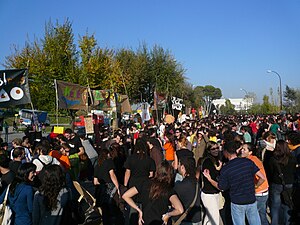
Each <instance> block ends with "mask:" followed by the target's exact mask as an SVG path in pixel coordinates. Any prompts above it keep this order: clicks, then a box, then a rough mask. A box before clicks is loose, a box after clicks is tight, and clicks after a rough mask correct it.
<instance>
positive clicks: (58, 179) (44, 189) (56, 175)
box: [39, 165, 66, 211]
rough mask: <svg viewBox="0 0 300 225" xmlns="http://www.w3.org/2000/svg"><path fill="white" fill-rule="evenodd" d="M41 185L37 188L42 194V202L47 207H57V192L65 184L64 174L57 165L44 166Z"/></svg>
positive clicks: (51, 208) (50, 208)
mask: <svg viewBox="0 0 300 225" xmlns="http://www.w3.org/2000/svg"><path fill="white" fill-rule="evenodd" d="M41 182H42V185H41V186H40V188H39V191H40V193H42V195H43V196H44V204H45V206H46V207H47V209H49V210H51V211H53V210H56V209H57V205H58V204H57V203H58V201H59V200H58V199H57V197H58V194H59V192H60V191H61V189H62V188H63V187H65V185H66V176H65V174H64V173H63V171H62V168H61V167H60V166H59V165H50V166H48V167H45V169H44V172H43V176H42V178H41Z"/></svg>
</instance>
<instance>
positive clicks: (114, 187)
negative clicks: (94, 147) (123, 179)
mask: <svg viewBox="0 0 300 225" xmlns="http://www.w3.org/2000/svg"><path fill="white" fill-rule="evenodd" d="M114 170H115V165H114V162H113V160H112V159H111V158H110V155H109V151H108V150H107V149H102V150H101V153H100V155H99V159H98V165H97V166H96V167H95V170H94V185H95V186H96V190H95V191H96V193H95V196H96V203H97V205H98V206H100V207H101V209H102V219H103V224H104V225H112V224H114V223H113V218H114V216H115V215H114V211H113V210H112V209H113V208H114V201H113V197H114V195H115V193H117V194H118V195H120V191H119V183H118V180H117V177H116V175H115V172H114Z"/></svg>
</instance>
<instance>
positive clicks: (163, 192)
mask: <svg viewBox="0 0 300 225" xmlns="http://www.w3.org/2000/svg"><path fill="white" fill-rule="evenodd" d="M172 179H173V167H172V166H171V165H170V164H169V163H168V162H167V161H163V162H162V163H161V164H160V165H159V167H158V168H157V171H156V176H155V178H154V179H153V180H152V181H151V186H150V192H149V198H150V199H151V200H155V199H158V198H160V197H162V196H164V197H165V196H168V193H169V191H170V189H171V188H172V185H171V183H172Z"/></svg>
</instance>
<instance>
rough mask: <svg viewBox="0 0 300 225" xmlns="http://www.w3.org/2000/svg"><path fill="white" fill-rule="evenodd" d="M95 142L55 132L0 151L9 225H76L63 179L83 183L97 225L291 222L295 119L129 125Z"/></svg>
mask: <svg viewBox="0 0 300 225" xmlns="http://www.w3.org/2000/svg"><path fill="white" fill-rule="evenodd" d="M99 135H100V139H99V140H100V141H97V142H95V141H93V140H91V139H88V138H87V137H86V136H85V135H78V134H76V132H74V131H73V130H71V129H69V128H68V129H65V131H64V134H54V133H51V134H50V135H49V136H48V137H43V138H41V139H40V140H38V141H37V140H35V141H31V140H30V137H28V136H24V137H23V139H18V138H17V139H14V140H13V141H12V149H9V148H8V144H7V143H3V142H2V143H1V149H0V173H1V188H0V203H2V202H3V200H4V197H5V194H6V192H7V191H8V204H9V206H10V208H11V209H12V212H13V217H12V218H11V219H12V224H16V225H19V224H20V225H21V224H22V225H27V224H28V225H30V224H34V225H38V224H46V225H59V224H76V223H79V221H76V220H70V219H68V218H67V217H70V215H71V214H70V212H69V211H70V209H69V208H72V207H70V205H72V204H73V205H74V203H76V202H77V197H78V193H76V189H75V188H74V187H73V183H72V181H78V182H79V183H84V182H90V183H92V184H93V189H92V193H91V194H92V195H93V196H94V197H95V199H96V206H97V207H100V208H101V210H102V223H103V225H114V224H116V225H119V224H120V225H137V224H138V225H142V224H145V225H156V224H157V225H158V224H159V225H161V224H171V223H172V221H173V222H176V221H177V224H182V225H200V224H201V225H202V224H205V225H206V224H211V225H219V224H220V225H222V224H225V225H230V224H235V225H239V224H246V223H248V224H250V225H257V224H263V225H265V224H272V225H277V224H297V223H298V224H299V212H300V204H299V201H298V202H297V199H299V193H300V188H299V187H300V167H299V164H300V115H299V114H298V115H295V116H292V115H267V116H254V115H241V116H216V115H215V116H209V117H206V118H201V119H200V118H194V119H193V120H186V121H181V122H177V121H175V122H173V123H165V122H163V121H162V122H161V123H160V124H157V126H153V125H149V124H142V125H141V126H139V125H137V124H135V123H134V122H132V123H128V124H126V125H124V126H122V127H121V128H120V129H118V130H114V131H112V129H111V127H107V126H103V127H101V129H100V131H99Z"/></svg>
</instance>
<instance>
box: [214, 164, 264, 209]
mask: <svg viewBox="0 0 300 225" xmlns="http://www.w3.org/2000/svg"><path fill="white" fill-rule="evenodd" d="M258 171H259V168H258V167H257V166H256V165H255V164H254V162H252V161H251V160H250V159H247V158H234V159H232V160H230V161H229V162H228V163H226V165H225V166H224V167H223V168H222V169H221V171H220V177H219V182H218V187H219V189H220V190H223V191H225V190H228V189H229V194H230V199H231V202H232V203H234V204H238V205H246V204H252V203H254V202H255V201H256V198H255V185H254V175H255V174H256V173H257V172H258Z"/></svg>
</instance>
